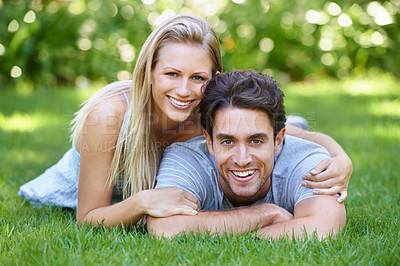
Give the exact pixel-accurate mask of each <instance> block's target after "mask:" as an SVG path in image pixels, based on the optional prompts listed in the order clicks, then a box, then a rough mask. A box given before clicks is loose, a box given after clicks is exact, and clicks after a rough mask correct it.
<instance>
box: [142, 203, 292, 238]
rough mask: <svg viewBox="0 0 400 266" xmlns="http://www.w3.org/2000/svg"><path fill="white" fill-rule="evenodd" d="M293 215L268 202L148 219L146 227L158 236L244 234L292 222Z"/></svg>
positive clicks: (149, 217)
mask: <svg viewBox="0 0 400 266" xmlns="http://www.w3.org/2000/svg"><path fill="white" fill-rule="evenodd" d="M291 218H292V215H291V214H290V213H288V212H287V211H285V210H284V209H282V208H280V207H278V206H276V205H274V204H270V203H263V204H259V205H256V206H251V207H241V208H236V209H231V210H226V211H204V212H199V213H198V214H197V215H194V216H186V215H174V216H170V217H166V218H154V217H151V216H148V217H147V227H148V229H149V231H150V232H153V233H154V234H155V235H157V236H162V235H164V236H165V237H172V236H174V235H177V234H179V233H181V232H185V233H186V234H188V233H189V232H195V233H196V232H206V231H207V232H210V233H218V234H220V235H221V234H223V233H227V234H232V233H236V234H245V233H247V232H252V231H253V230H254V229H256V228H261V227H265V226H268V225H270V224H272V223H276V222H279V221H286V220H288V219H291Z"/></svg>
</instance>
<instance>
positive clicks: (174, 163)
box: [156, 144, 213, 208]
mask: <svg viewBox="0 0 400 266" xmlns="http://www.w3.org/2000/svg"><path fill="white" fill-rule="evenodd" d="M212 175H213V167H212V165H211V163H210V161H209V160H208V158H206V157H205V156H204V155H203V154H201V153H199V152H198V151H195V150H192V149H190V148H188V147H185V146H181V145H179V144H173V145H171V146H170V147H168V148H167V149H166V150H165V152H164V155H163V158H162V160H161V164H160V168H159V170H158V174H157V183H156V188H163V187H179V188H182V189H184V190H186V191H188V192H189V193H191V194H193V195H194V196H196V197H197V198H198V200H199V204H200V207H201V208H204V205H205V204H206V202H205V201H206V196H207V193H208V194H209V193H210V191H211V190H212V185H211V182H212Z"/></svg>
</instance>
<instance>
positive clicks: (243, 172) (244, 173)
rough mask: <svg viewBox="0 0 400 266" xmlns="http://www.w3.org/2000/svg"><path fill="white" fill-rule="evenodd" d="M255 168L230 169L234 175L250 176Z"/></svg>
mask: <svg viewBox="0 0 400 266" xmlns="http://www.w3.org/2000/svg"><path fill="white" fill-rule="evenodd" d="M255 171H256V170H249V171H240V172H238V171H232V172H233V173H234V174H235V175H236V176H238V177H246V176H250V175H252V174H254V172H255Z"/></svg>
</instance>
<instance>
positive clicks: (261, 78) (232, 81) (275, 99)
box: [200, 70, 286, 138]
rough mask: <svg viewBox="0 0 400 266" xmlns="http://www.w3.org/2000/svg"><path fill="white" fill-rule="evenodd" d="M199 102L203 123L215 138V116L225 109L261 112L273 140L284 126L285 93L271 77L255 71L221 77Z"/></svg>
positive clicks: (213, 81) (208, 86) (215, 78)
mask: <svg viewBox="0 0 400 266" xmlns="http://www.w3.org/2000/svg"><path fill="white" fill-rule="evenodd" d="M203 94H204V95H203V99H202V100H201V102H200V114H201V117H200V122H201V125H202V126H203V128H204V129H205V130H206V131H207V133H208V134H209V135H210V136H211V138H212V129H213V126H214V118H215V114H216V112H217V111H218V110H221V109H224V108H226V107H233V108H243V109H251V110H260V111H263V112H265V113H266V114H267V115H268V118H269V119H270V121H271V126H272V128H273V129H274V137H276V135H277V134H278V133H279V131H280V130H281V129H282V128H283V127H284V126H285V122H286V117H285V106H284V104H283V96H284V95H283V92H282V90H281V89H280V88H279V86H278V83H277V82H276V81H275V80H273V79H272V78H271V77H270V76H268V75H263V74H261V73H258V72H255V71H254V70H247V71H246V70H236V71H231V72H229V73H224V74H218V75H216V76H215V77H214V78H213V79H211V80H210V82H209V83H208V84H207V86H206V88H205V91H204V93H203Z"/></svg>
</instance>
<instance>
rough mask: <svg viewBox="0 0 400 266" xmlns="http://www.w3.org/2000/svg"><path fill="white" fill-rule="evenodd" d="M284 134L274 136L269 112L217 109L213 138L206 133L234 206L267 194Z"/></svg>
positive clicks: (227, 194) (224, 190) (225, 189)
mask: <svg viewBox="0 0 400 266" xmlns="http://www.w3.org/2000/svg"><path fill="white" fill-rule="evenodd" d="M284 134H285V129H282V130H281V131H280V132H279V134H278V135H277V137H276V139H274V131H273V128H272V126H271V123H270V120H269V118H268V115H267V114H266V113H265V112H262V111H258V110H251V109H237V108H231V107H228V108H225V109H222V110H218V111H217V112H216V115H215V119H214V127H213V141H211V138H210V136H209V135H208V134H207V132H205V131H204V135H205V136H206V139H207V145H208V150H209V152H210V153H211V155H213V156H214V158H215V162H216V164H217V168H218V171H219V176H220V177H219V179H220V183H221V188H222V190H223V192H224V194H225V195H226V196H227V197H228V199H229V200H230V201H231V202H232V203H233V204H234V205H235V206H241V205H248V204H251V203H253V202H255V201H257V200H259V199H261V198H263V197H264V196H265V195H266V193H267V192H268V189H269V187H270V184H271V180H270V175H271V173H272V170H273V167H274V158H275V156H277V155H278V154H279V151H280V149H281V147H282V142H283V137H284ZM274 140H275V141H274Z"/></svg>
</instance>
